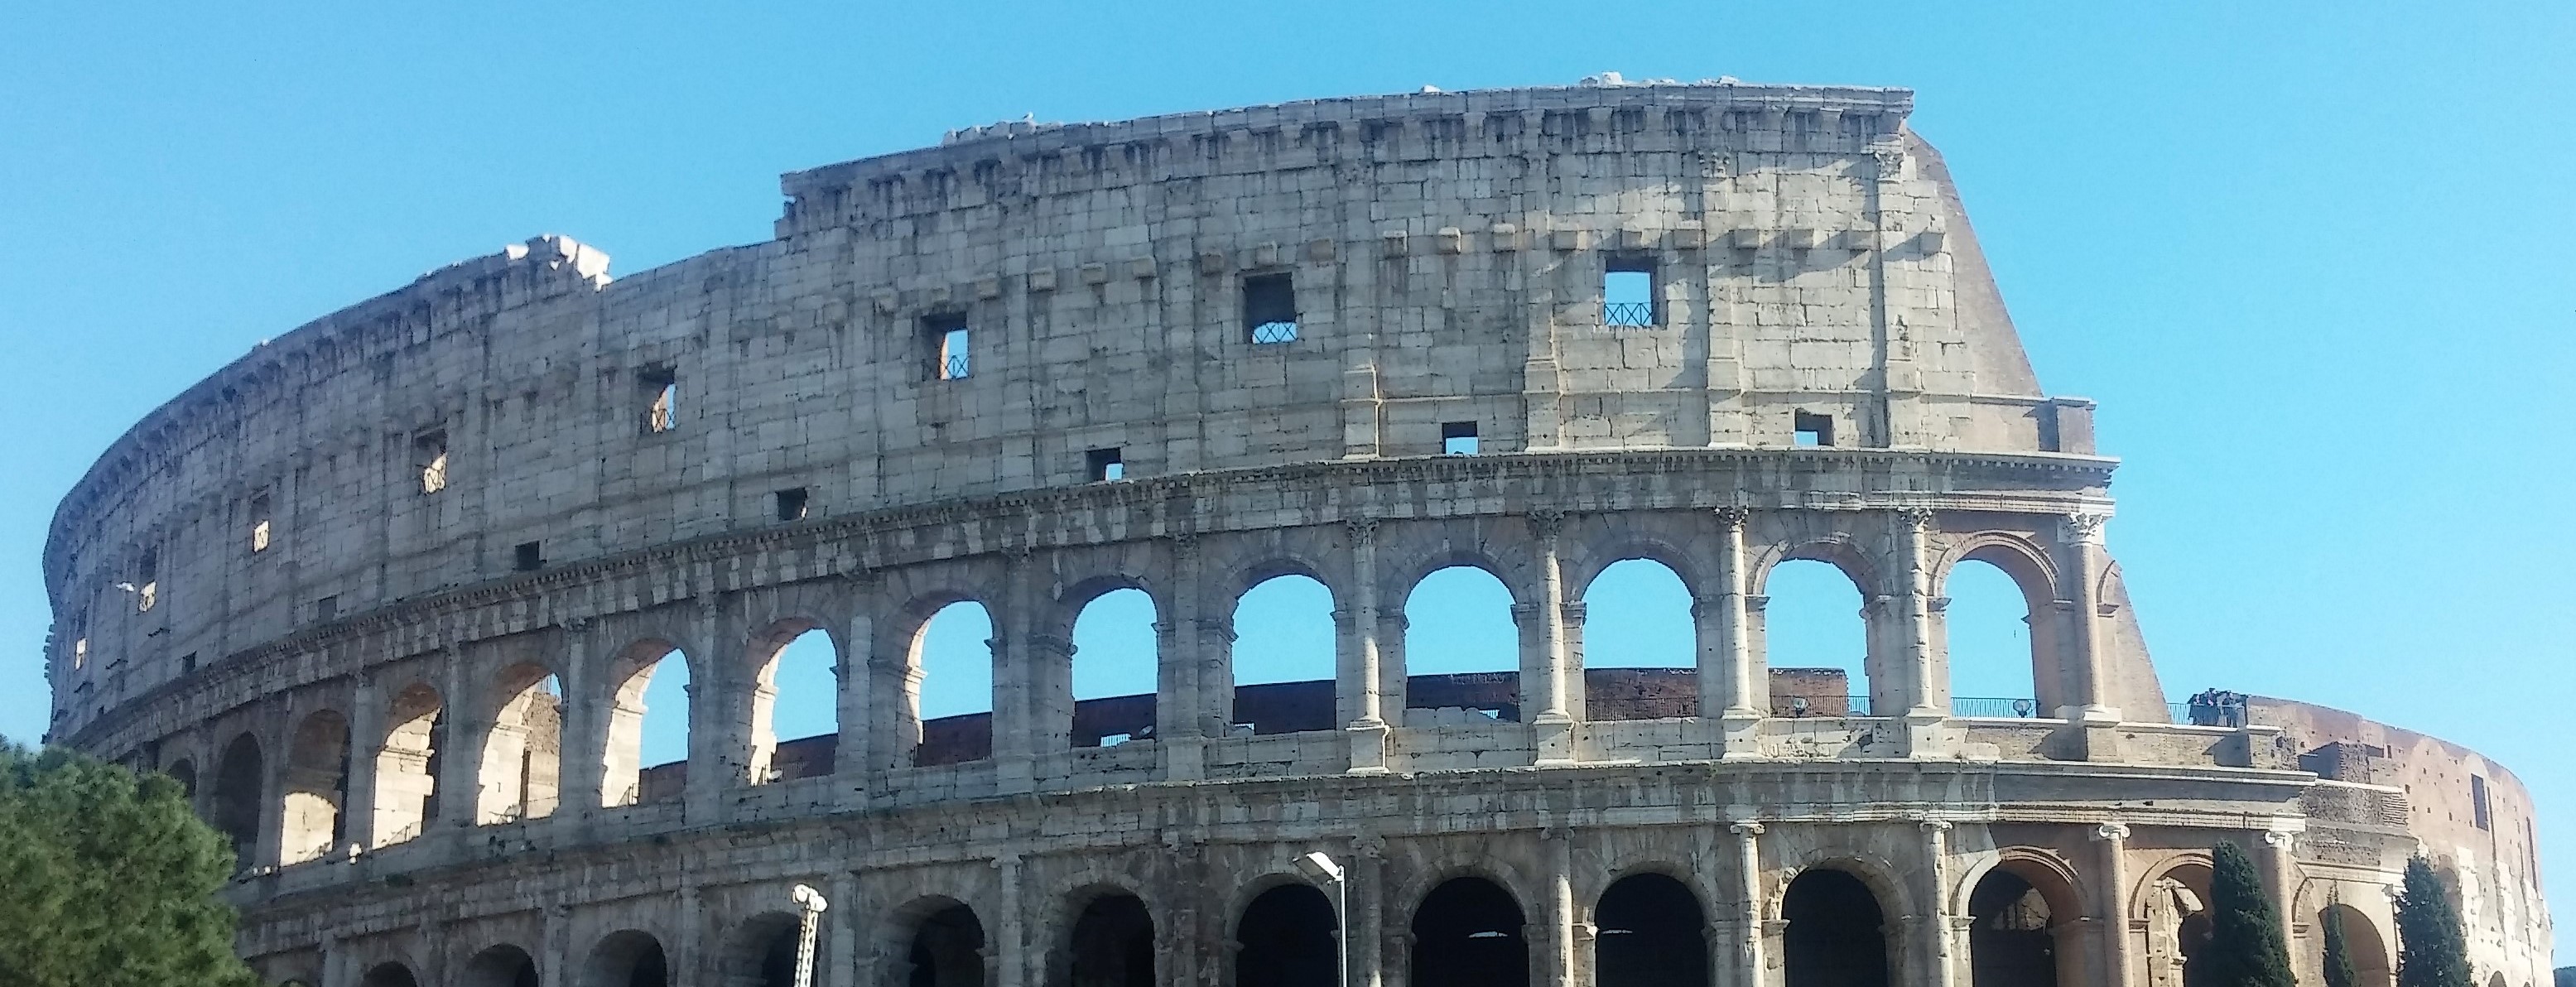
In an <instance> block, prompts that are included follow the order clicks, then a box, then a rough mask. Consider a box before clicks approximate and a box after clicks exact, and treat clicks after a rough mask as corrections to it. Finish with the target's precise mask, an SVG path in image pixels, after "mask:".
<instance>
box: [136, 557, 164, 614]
mask: <svg viewBox="0 0 2576 987" xmlns="http://www.w3.org/2000/svg"><path fill="white" fill-rule="evenodd" d="M134 569H135V572H134V586H133V589H134V611H135V612H136V613H147V612H150V611H151V609H152V607H153V605H154V604H156V603H159V602H161V552H160V550H159V549H149V548H147V549H144V550H143V560H142V562H141V563H139V564H137V565H136V566H135V567H134Z"/></svg>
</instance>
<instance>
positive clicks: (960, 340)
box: [921, 312, 975, 380]
mask: <svg viewBox="0 0 2576 987" xmlns="http://www.w3.org/2000/svg"><path fill="white" fill-rule="evenodd" d="M921 338H922V344H923V346H924V348H925V349H926V350H927V351H928V355H929V360H930V379H932V380H964V379H966V378H967V377H970V376H973V375H974V372H975V364H974V361H973V359H972V358H971V356H970V355H969V352H968V347H969V346H970V345H971V344H972V342H973V338H974V337H973V334H972V333H971V332H970V331H969V330H968V329H967V327H966V313H964V312H943V313H940V314H936V315H925V316H922V318H921Z"/></svg>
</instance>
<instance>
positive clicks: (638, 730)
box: [599, 637, 701, 808]
mask: <svg viewBox="0 0 2576 987" xmlns="http://www.w3.org/2000/svg"><path fill="white" fill-rule="evenodd" d="M673 659H677V660H678V661H679V665H678V669H679V670H680V671H682V672H683V673H685V674H686V675H687V676H688V679H689V682H690V683H691V685H692V686H694V685H695V684H696V683H697V682H698V681H700V680H701V676H700V675H699V674H698V670H697V669H696V668H694V667H693V665H692V662H691V660H690V657H689V653H688V652H686V651H683V650H681V648H680V645H679V644H678V643H677V642H675V641H673V640H672V639H670V638H664V637H648V638H645V639H643V640H640V641H637V642H635V643H633V644H629V645H627V646H626V647H624V648H621V649H619V650H618V651H617V653H616V655H615V656H614V657H612V658H610V659H609V661H608V668H607V672H608V674H606V675H603V676H601V680H602V681H603V682H605V683H606V685H607V696H606V699H607V700H608V702H607V707H608V708H607V713H608V715H607V716H605V717H603V718H602V720H603V721H604V722H603V723H602V727H603V729H602V731H601V733H602V736H601V737H600V744H599V746H600V779H599V804H600V805H602V806H607V807H612V808H613V807H616V806H622V805H635V804H638V803H641V802H647V801H654V800H656V799H659V798H666V797H668V795H667V794H665V791H664V790H665V789H666V788H668V787H670V786H667V785H648V784H646V778H645V775H646V767H647V765H645V764H644V728H645V719H644V717H645V714H646V713H647V712H648V710H647V709H646V706H645V702H644V692H645V690H646V689H648V688H651V687H652V684H653V679H654V677H655V676H656V675H658V674H663V673H664V671H665V669H668V668H670V667H671V666H669V665H668V664H667V663H668V662H670V661H672V660H673ZM691 692H692V693H694V692H695V690H694V688H693V689H692V690H691ZM693 698H694V697H693ZM688 705H689V706H695V705H696V703H695V702H694V701H692V702H690V703H688ZM692 712H693V710H691V709H687V708H683V709H681V710H680V711H679V716H678V719H679V721H680V722H681V723H682V725H683V726H684V728H685V727H688V726H693V725H694V724H691V723H690V722H689V721H690V719H691V713H692ZM684 732H685V733H686V734H688V735H690V737H689V740H690V743H689V748H690V749H694V748H695V746H696V737H695V736H694V734H695V733H696V731H695V730H684ZM680 763H681V764H683V765H686V764H687V763H688V761H687V759H683V760H682V761H681V762H680ZM654 767H655V768H656V769H657V770H667V769H664V768H662V766H654ZM673 773H675V774H678V775H679V776H680V778H681V779H682V780H683V782H684V783H685V779H686V777H687V775H686V769H685V767H684V768H683V769H682V770H681V771H679V772H673Z"/></svg>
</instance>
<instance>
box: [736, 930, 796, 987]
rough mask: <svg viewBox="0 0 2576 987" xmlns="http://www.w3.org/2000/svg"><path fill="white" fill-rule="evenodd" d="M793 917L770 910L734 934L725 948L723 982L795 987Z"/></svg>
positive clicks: (765, 986) (744, 986) (741, 984)
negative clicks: (730, 942) (731, 940)
mask: <svg viewBox="0 0 2576 987" xmlns="http://www.w3.org/2000/svg"><path fill="white" fill-rule="evenodd" d="M802 928H803V927H802V926H800V925H799V924H798V923H797V920H796V917H795V916H793V915H788V914H785V913H782V912H771V913H769V914H766V915H762V916H759V917H756V918H753V919H752V920H750V921H748V922H744V923H743V925H742V929H741V930H740V931H738V932H736V933H734V938H733V943H732V944H731V948H729V949H727V950H726V951H725V977H726V980H725V982H726V983H728V984H736V985H740V987H754V985H757V987H796V939H797V935H798V933H799V932H800V931H802Z"/></svg>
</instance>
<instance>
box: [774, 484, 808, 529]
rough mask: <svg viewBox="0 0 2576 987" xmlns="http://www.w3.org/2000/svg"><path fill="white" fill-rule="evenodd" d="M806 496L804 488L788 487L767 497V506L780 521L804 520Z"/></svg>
mask: <svg viewBox="0 0 2576 987" xmlns="http://www.w3.org/2000/svg"><path fill="white" fill-rule="evenodd" d="M808 496H809V495H808V494H807V493H806V488H804V487H789V488H787V489H785V490H781V491H778V492H777V493H773V494H770V495H769V506H770V508H771V509H772V510H774V511H776V512H777V515H778V519H779V520H781V521H802V520H805V508H806V504H807V499H808Z"/></svg>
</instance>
